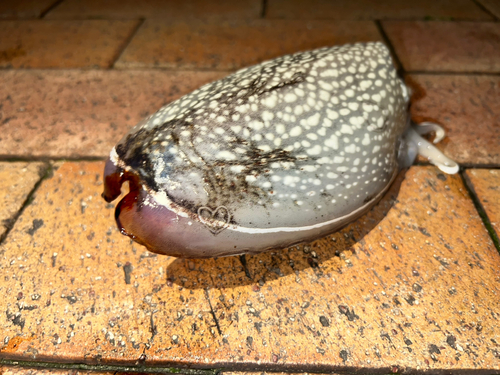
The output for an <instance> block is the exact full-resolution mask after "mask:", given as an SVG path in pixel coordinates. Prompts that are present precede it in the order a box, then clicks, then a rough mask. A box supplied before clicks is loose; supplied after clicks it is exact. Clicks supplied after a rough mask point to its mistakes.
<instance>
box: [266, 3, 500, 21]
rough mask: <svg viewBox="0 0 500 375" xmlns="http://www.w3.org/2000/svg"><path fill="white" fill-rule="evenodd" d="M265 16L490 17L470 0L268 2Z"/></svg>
mask: <svg viewBox="0 0 500 375" xmlns="http://www.w3.org/2000/svg"><path fill="white" fill-rule="evenodd" d="M266 17H268V18H289V19H341V20H345V19H355V20H359V19H363V20H370V19H371V20H375V19H388V18H398V19H424V18H425V19H429V18H430V19H467V20H488V19H491V16H490V15H489V14H488V13H486V12H485V11H483V10H482V9H481V8H480V7H478V6H477V5H475V4H474V2H472V1H469V0H420V1H418V2H417V1H412V0H384V1H370V0H340V1H339V0H337V1H329V0H310V1H301V0H268V1H267V11H266Z"/></svg>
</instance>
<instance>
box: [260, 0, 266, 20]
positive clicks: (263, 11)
mask: <svg viewBox="0 0 500 375" xmlns="http://www.w3.org/2000/svg"><path fill="white" fill-rule="evenodd" d="M266 13H267V0H262V12H261V14H260V18H266Z"/></svg>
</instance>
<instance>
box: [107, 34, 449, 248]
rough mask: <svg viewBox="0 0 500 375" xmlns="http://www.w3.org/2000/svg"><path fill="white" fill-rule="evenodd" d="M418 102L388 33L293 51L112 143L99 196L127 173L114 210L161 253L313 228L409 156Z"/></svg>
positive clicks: (334, 225)
mask: <svg viewBox="0 0 500 375" xmlns="http://www.w3.org/2000/svg"><path fill="white" fill-rule="evenodd" d="M408 104H409V95H408V90H407V89H406V86H405V85H404V83H403V82H402V81H401V80H400V79H399V78H398V77H397V75H396V70H395V68H394V66H393V65H392V61H391V57H390V54H389V51H388V50H387V48H386V47H385V46H384V45H383V44H382V43H367V44H355V45H346V46H340V47H332V48H322V49H318V50H314V51H310V52H302V53H297V54H294V55H288V56H283V57H280V58H277V59H274V60H271V61H267V62H264V63H262V64H259V65H255V66H252V67H249V68H246V69H243V70H240V71H238V72H236V73H234V74H232V75H230V76H228V77H226V78H224V79H221V80H219V81H216V82H212V83H210V84H207V85H205V86H203V87H201V88H200V89H198V90H196V91H194V92H192V93H190V94H188V95H186V96H184V97H182V98H181V99H179V100H177V101H175V102H172V103H170V104H168V105H167V106H165V107H163V108H162V109H160V110H159V111H158V112H157V113H155V114H154V115H152V116H150V117H149V118H148V119H146V120H144V121H142V122H140V123H139V124H138V125H137V126H136V127H134V128H133V129H132V130H131V131H130V132H129V133H128V134H127V135H126V136H125V137H124V138H123V139H122V140H121V141H120V142H119V143H118V144H117V145H116V146H115V147H114V148H113V150H112V151H111V155H110V158H109V160H108V162H107V164H106V169H105V191H104V194H103V196H104V198H105V199H106V200H107V201H111V200H113V199H115V198H117V197H118V196H119V194H120V187H121V185H122V183H123V182H124V181H129V184H130V193H129V194H128V195H127V196H126V197H125V198H124V199H123V200H122V201H121V202H120V203H119V204H118V206H117V208H116V219H117V223H118V225H119V227H120V228H121V229H122V233H124V234H126V235H129V236H130V237H132V238H133V239H135V240H136V241H137V242H139V243H141V244H143V245H145V246H146V247H147V248H148V249H149V250H151V251H153V252H156V253H160V254H167V255H173V256H177V257H215V256H225V255H232V254H241V253H254V252H260V251H264V250H267V249H273V248H280V247H286V246H290V245H292V244H295V243H298V242H302V241H306V240H311V239H314V238H317V237H320V236H322V235H325V234H327V233H330V232H332V231H335V230H337V229H339V228H340V227H342V226H344V225H345V224H347V223H348V222H350V221H352V220H353V219H355V218H357V217H359V216H360V215H361V214H362V213H363V212H365V211H366V210H367V209H368V208H370V207H371V206H372V205H373V204H374V203H376V202H377V200H378V199H379V198H380V197H381V195H382V194H383V193H384V192H385V191H386V189H387V188H388V187H389V186H390V184H391V182H392V181H393V179H394V177H395V175H396V174H397V173H398V171H399V170H400V168H401V167H402V164H404V163H406V164H408V165H409V164H411V162H412V161H413V159H414V157H415V149H416V148H419V146H420V147H422V145H418V144H417V143H418V142H421V140H418V141H417V142H416V143H412V141H413V139H414V138H415V137H418V135H417V134H416V132H415V131H408V129H409V123H410V120H409V114H408V113H409V112H408ZM432 130H436V127H433V128H432ZM424 142H425V141H424ZM412 144H413V146H411V145H412ZM425 147H426V150H428V152H429V145H427V144H426V145H425ZM430 147H432V146H430ZM408 153H409V154H411V155H409V156H407V154H408ZM439 156H440V155H439ZM439 156H438V157H439ZM443 157H444V156H443ZM444 158H445V157H444ZM445 159H446V158H445ZM405 160H406V162H405ZM431 161H435V160H431ZM444 163H445V164H446V163H447V165H448V167H444V168H451V169H450V170H449V171H452V169H456V164H453V161H451V160H449V159H446V160H445V161H444Z"/></svg>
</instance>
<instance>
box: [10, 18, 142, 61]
mask: <svg viewBox="0 0 500 375" xmlns="http://www.w3.org/2000/svg"><path fill="white" fill-rule="evenodd" d="M138 22H139V21H118V20H117V21H107V20H85V21H47V20H26V21H4V22H1V23H0V35H9V38H0V67H1V68H107V67H109V66H110V65H111V64H112V63H113V62H114V60H115V59H116V58H117V55H118V54H119V53H120V51H121V50H122V48H123V47H124V45H125V43H126V41H127V40H128V38H129V37H130V36H131V34H132V32H133V31H134V30H135V29H136V27H137V24H138Z"/></svg>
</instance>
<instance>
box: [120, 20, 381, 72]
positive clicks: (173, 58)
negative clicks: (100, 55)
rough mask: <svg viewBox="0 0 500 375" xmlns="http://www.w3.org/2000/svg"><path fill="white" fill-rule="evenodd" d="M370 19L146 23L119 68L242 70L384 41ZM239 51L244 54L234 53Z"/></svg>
mask: <svg viewBox="0 0 500 375" xmlns="http://www.w3.org/2000/svg"><path fill="white" fill-rule="evenodd" d="M381 39H382V38H381V36H380V34H379V32H378V30H377V28H376V26H375V24H374V23H373V22H367V21H365V22H364V21H340V22H330V21H309V22H307V23H304V22H302V21H284V20H277V21H270V20H255V21H225V22H214V21H212V22H210V21H208V22H205V21H195V22H194V21H191V22H185V21H178V22H168V23H165V22H163V21H162V20H157V19H151V20H146V21H145V22H144V24H143V25H142V26H141V28H140V29H139V30H138V31H137V34H136V35H135V37H134V38H133V39H132V41H131V42H130V45H129V46H128V47H127V48H126V49H125V51H124V52H123V54H122V55H121V57H120V59H119V60H118V61H117V62H116V64H115V66H116V67H117V68H122V69H126V68H153V67H160V68H169V69H201V70H210V69H211V70H226V71H228V70H236V69H238V68H243V67H245V66H248V65H253V64H256V63H258V62H261V61H264V60H268V59H271V58H274V57H278V56H281V55H284V54H288V53H293V52H297V51H303V50H308V49H314V48H319V47H323V46H327V45H335V44H346V43H354V42H367V41H377V40H381ZM235 48H237V49H238V53H233V51H234V50H235Z"/></svg>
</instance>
